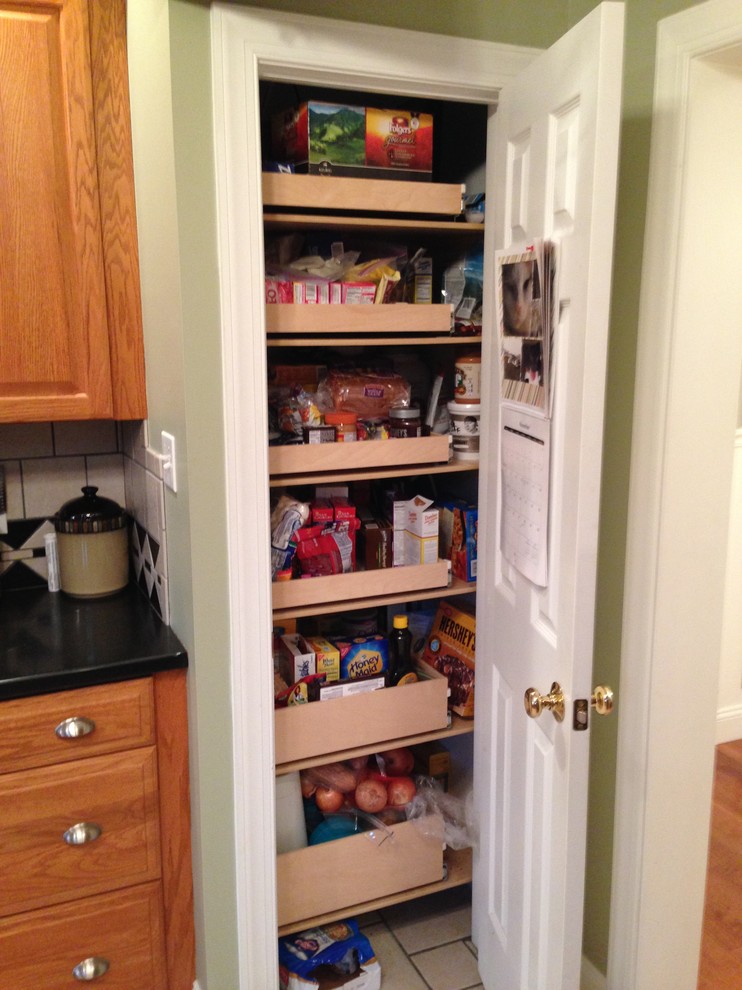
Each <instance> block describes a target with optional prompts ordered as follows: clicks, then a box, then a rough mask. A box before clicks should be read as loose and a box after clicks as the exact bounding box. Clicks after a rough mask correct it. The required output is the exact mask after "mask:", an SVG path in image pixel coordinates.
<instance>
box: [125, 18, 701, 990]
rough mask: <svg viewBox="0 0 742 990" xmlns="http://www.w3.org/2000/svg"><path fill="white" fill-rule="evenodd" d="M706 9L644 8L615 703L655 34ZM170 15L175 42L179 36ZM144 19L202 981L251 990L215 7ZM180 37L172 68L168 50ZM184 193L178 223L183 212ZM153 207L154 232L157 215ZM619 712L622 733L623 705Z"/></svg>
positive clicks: (154, 357)
mask: <svg viewBox="0 0 742 990" xmlns="http://www.w3.org/2000/svg"><path fill="white" fill-rule="evenodd" d="M245 2H247V3H249V5H251V6H255V7H269V8H272V9H277V10H286V11H292V12H299V13H303V14H318V15H322V16H326V17H341V18H344V19H347V20H353V21H368V20H370V19H372V18H373V20H374V22H375V23H378V24H383V25H388V26H395V27H403V28H408V29H419V30H427V31H433V32H438V33H447V34H454V35H460V36H463V37H472V38H478V39H483V40H492V41H498V42H507V43H513V44H524V45H535V46H539V47H546V46H548V45H549V44H551V43H552V42H553V41H554V40H556V38H557V37H558V36H559V35H560V34H562V33H563V32H564V31H565V30H566V29H567V28H568V27H569V26H571V25H572V24H574V23H576V21H578V20H579V19H580V18H581V17H582V16H583V15H584V14H586V13H587V12H588V11H589V10H590V9H592V7H593V6H595V4H594V3H593V2H591V0H543V2H542V3H540V4H539V5H538V14H537V16H535V15H534V5H533V4H531V3H526V2H520V3H517V2H513V0H407V2H406V3H399V2H398V0H377V2H376V3H375V4H374V5H373V7H370V6H369V4H368V3H367V0H363V2H361V0H267V2H265V0H245ZM691 5H692V4H690V3H689V2H687V0H628V3H627V22H626V59H625V79H624V96H623V110H622V135H621V139H622V147H621V158H620V173H619V195H618V216H617V228H616V256H615V271H614V290H613V303H612V318H611V339H610V350H609V366H608V385H607V405H606V425H605V455H604V456H605V459H604V480H603V495H602V523H601V529H600V557H599V573H598V609H597V622H596V651H595V654H596V655H595V668H596V683H598V682H601V681H604V682H607V683H610V684H611V685H612V686H613V687H614V688H617V687H618V686H619V677H618V675H619V659H620V646H621V622H622V615H621V610H622V591H623V566H624V548H625V529H626V505H627V492H628V471H629V456H630V441H631V415H632V400H633V382H634V359H635V349H636V326H637V314H638V306H639V288H640V275H641V254H642V242H643V227H644V212H645V198H646V184H647V169H648V156H649V138H650V126H651V106H652V86H653V73H654V47H655V27H656V23H657V20H658V19H659V18H660V17H664V16H666V15H668V14H671V13H674V12H677V11H678V10H681V9H684V8H686V7H688V6H691ZM145 9H146V10H147V13H146V14H145V13H144V11H145ZM168 11H169V25H168V24H163V23H162V19H163V17H165V19H167V12H168ZM129 17H130V20H132V19H134V20H136V19H139V20H140V21H141V22H142V25H141V27H142V29H141V30H139V31H138V32H137V33H136V37H135V38H133V39H132V44H133V45H136V46H137V47H138V48H141V49H142V51H141V52H138V53H137V54H141V55H142V58H141V59H140V60H139V61H136V60H135V62H134V66H135V67H134V69H133V71H134V72H135V73H136V74H137V79H135V80H133V83H135V85H136V88H138V89H143V90H144V94H145V95H144V96H140V106H139V108H138V109H137V108H136V107H135V108H134V110H135V113H134V116H135V118H136V117H137V116H140V117H142V118H146V117H148V115H149V112H150V108H147V109H145V104H146V100H147V95H146V94H147V93H148V94H149V98H152V99H153V100H155V101H159V103H158V104H157V105H158V106H159V108H160V119H161V122H164V123H166V124H167V126H166V127H164V130H160V131H159V132H158V130H157V124H156V122H155V123H153V124H152V125H151V126H150V127H149V128H145V127H143V126H142V137H141V140H140V146H139V155H140V159H141V160H142V161H143V162H144V163H145V167H144V168H143V169H141V170H140V174H139V175H138V176H137V194H138V203H139V210H140V237H141V236H142V224H144V227H145V233H146V237H145V244H144V245H143V247H144V250H143V252H142V279H143V285H145V284H148V285H149V286H150V293H151V295H150V298H151V300H152V303H151V306H150V316H149V318H146V319H145V332H146V336H147V362H148V383H149V393H150V403H151V425H153V427H155V428H156V430H157V431H158V434H157V435H159V429H160V428H166V429H170V428H171V424H175V425H174V426H173V427H172V428H173V429H175V430H176V431H177V432H176V439H180V437H181V436H182V438H183V440H184V442H185V450H186V454H187V488H186V489H185V490H184V491H183V492H182V494H181V493H179V495H178V496H177V497H175V498H174V499H172V502H173V503H175V504H174V505H172V506H171V504H170V503H169V504H168V542H169V547H171V548H172V549H171V554H174V559H175V560H176V561H177V563H178V574H177V575H176V576H174V579H173V583H174V589H175V597H176V601H175V603H174V609H173V624H174V626H175V628H176V630H177V631H178V632H179V634H180V635H181V637H182V638H184V640H185V641H186V645H187V646H188V648H189V650H190V651H191V660H192V670H191V698H190V701H191V713H190V723H191V735H192V753H193V777H194V800H193V804H194V815H195V821H194V825H195V830H196V833H197V835H196V840H195V846H196V849H195V869H196V887H197V890H196V893H197V927H198V976H199V982H200V984H201V990H233V988H235V987H236V986H237V976H236V974H237V949H236V946H237V937H236V930H235V929H236V924H235V906H234V902H235V891H234V868H233V867H234V863H233V856H232V853H231V849H232V846H233V838H234V836H233V832H232V828H233V826H232V814H233V804H232V792H231V774H232V762H231V746H232V739H231V731H230V724H229V713H230V673H229V643H228V624H227V616H226V608H225V607H224V602H225V601H226V539H227V536H226V533H225V530H224V519H225V512H224V484H223V478H224V463H223V450H222V443H221V438H222V426H221V371H220V353H219V318H218V293H217V289H218V286H217V274H216V247H215V236H216V235H215V229H216V221H215V202H214V179H213V160H212V149H211V124H212V120H211V103H210V100H211V93H210V75H209V73H210V66H209V59H210V54H209V10H208V0H130V2H129ZM145 23H146V28H145ZM154 29H157V30H156V31H155V30H154ZM168 32H169V43H170V50H171V56H170V55H168V53H167V52H165V51H164V50H163V47H162V45H163V44H164V42H163V38H166V37H167V35H168ZM153 35H154V36H153ZM148 60H149V61H148ZM168 67H169V68H170V70H171V76H172V122H167V121H165V116H166V110H165V109H164V107H163V101H164V102H165V103H166V102H167V98H168V97H169V93H168V94H165V95H163V93H162V92H161V87H160V86H159V85H158V79H159V78H160V76H161V73H162V71H163V69H167V68H168ZM165 88H167V87H165ZM156 119H157V115H155V120H156ZM136 123H137V121H136V119H135V125H136ZM171 128H172V134H170V129H171ZM135 137H136V135H135ZM168 142H169V143H168ZM168 148H169V152H168ZM163 149H164V158H165V167H164V168H163V166H162V158H163ZM136 153H137V149H136V147H135V154H136ZM168 154H169V157H168ZM149 169H151V170H152V172H151V173H150V172H149V171H148V170H149ZM173 176H174V184H173V183H172V178H173ZM140 178H141V183H142V185H140ZM158 190H159V194H160V196H161V198H158ZM176 191H177V215H176V216H174V215H173V208H172V197H173V195H174V193H175V192H176ZM142 196H145V199H144V204H145V208H146V211H147V213H146V217H143V216H142V215H141V214H142V208H143V207H142V204H143V200H142V198H141V197H142ZM178 257H179V258H180V269H179V272H177V271H176V277H179V283H178V285H177V286H176V287H173V268H172V265H173V263H176V262H177V259H178ZM176 269H177V264H176ZM163 275H164V276H165V284H164V286H163V285H162V284H161V283H162V277H163ZM160 317H161V319H160ZM181 477H183V475H182V476H181ZM171 511H172V519H173V528H172V530H171V529H170V519H171ZM171 559H173V558H171ZM618 713H619V717H620V698H619V703H618ZM616 734H617V719H616V718H613V719H606V720H604V721H602V720H601V721H598V720H595V722H594V726H593V733H592V754H593V757H592V769H591V789H590V809H589V830H590V837H589V844H588V863H587V866H588V869H587V880H586V912H585V917H586V920H585V931H584V946H583V947H584V951H585V954H586V955H587V957H588V958H589V959H590V960H591V962H592V963H593V964H594V965H595V966H596V967H597V968H598V969H599V970H601V971H605V969H606V961H607V941H608V922H609V906H610V875H611V856H612V832H613V791H614V782H615V753H616ZM214 835H217V836H218V840H217V841H215V840H214V839H213V838H212V836H214Z"/></svg>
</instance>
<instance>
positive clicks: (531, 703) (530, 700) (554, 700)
mask: <svg viewBox="0 0 742 990" xmlns="http://www.w3.org/2000/svg"><path fill="white" fill-rule="evenodd" d="M523 705H524V707H525V709H526V715H528V717H529V718H538V717H539V715H540V714H541V712H542V711H543V710H544V708H548V709H549V711H550V712H551V714H552V715H553V716H554V718H555V719H556V720H557V722H562V721H563V720H564V694H563V693H562V689H561V686H560V685H559V684H558V683H557V682H556V681H554V683H553V684H552V685H551V691H550V692H549V693H548V694H539V692H538V691H537V690H536V688H528V690H527V691H526V693H525V695H524V697H523Z"/></svg>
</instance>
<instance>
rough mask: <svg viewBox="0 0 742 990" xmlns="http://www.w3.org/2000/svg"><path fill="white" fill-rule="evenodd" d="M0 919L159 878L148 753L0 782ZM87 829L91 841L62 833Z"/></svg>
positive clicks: (152, 764) (152, 759) (152, 758)
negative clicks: (94, 833)
mask: <svg viewBox="0 0 742 990" xmlns="http://www.w3.org/2000/svg"><path fill="white" fill-rule="evenodd" d="M0 808H2V809H3V813H2V816H0V876H1V877H2V890H3V897H2V898H0V916H5V915H9V914H12V913H15V912H17V911H28V910H32V909H34V908H37V907H48V906H50V905H52V904H58V903H60V902H61V901H65V900H69V899H71V898H79V897H85V896H87V895H89V894H97V893H103V892H104V891H108V890H114V889H116V888H119V887H123V886H128V885H130V884H134V883H141V882H143V881H145V880H152V879H155V878H156V877H159V875H160V852H159V849H160V845H159V818H158V811H157V770H156V754H155V749H154V747H147V748H145V749H136V750H133V751H131V752H129V753H116V754H112V755H110V756H96V757H91V758H90V759H87V760H80V761H78V762H77V763H68V764H66V765H64V766H60V767H42V768H39V769H36V770H25V771H22V772H20V773H8V774H4V775H3V776H2V777H0ZM83 822H84V823H91V824H93V825H95V826H97V827H98V828H100V830H101V831H100V835H99V836H98V837H97V838H93V839H91V840H88V841H85V842H84V843H82V844H80V845H70V844H68V843H67V842H66V841H65V839H64V833H65V831H66V830H67V829H69V828H70V827H71V826H74V825H78V824H80V823H83Z"/></svg>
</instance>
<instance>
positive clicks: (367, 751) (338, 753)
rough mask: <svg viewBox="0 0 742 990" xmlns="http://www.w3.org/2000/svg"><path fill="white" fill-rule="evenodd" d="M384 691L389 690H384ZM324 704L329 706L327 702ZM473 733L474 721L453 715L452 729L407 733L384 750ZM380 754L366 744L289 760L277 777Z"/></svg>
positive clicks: (387, 743)
mask: <svg viewBox="0 0 742 990" xmlns="http://www.w3.org/2000/svg"><path fill="white" fill-rule="evenodd" d="M384 690H389V689H388V688H384ZM323 703H324V704H327V702H323ZM316 704H319V702H316ZM472 732H474V719H471V718H459V716H458V715H452V721H451V726H450V728H447V729H433V730H431V731H430V732H415V733H413V734H412V735H410V734H409V733H407V734H405V735H404V736H398V737H397V738H396V739H387V740H385V742H384V743H383V749H384V750H387V749H398V748H399V747H400V746H419V745H420V744H421V743H426V742H433V740H439V741H441V742H445V741H446V739H451V738H453V737H454V736H465V735H469V734H470V733H472ZM378 752H380V744H379V743H373V744H371V745H369V744H368V743H366V744H364V745H363V746H351V747H347V748H345V749H338V750H335V751H333V752H331V753H323V754H322V755H321V756H312V757H306V756H305V757H302V758H301V759H297V760H288V761H286V762H284V763H279V764H277V765H276V776H277V777H280V776H281V774H285V773H293V772H294V771H295V770H306V769H307V767H317V766H322V764H324V763H335V762H337V761H341V760H352V759H353V757H355V756H367V755H368V756H370V755H371V754H372V753H378Z"/></svg>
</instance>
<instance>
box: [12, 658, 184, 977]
mask: <svg viewBox="0 0 742 990" xmlns="http://www.w3.org/2000/svg"><path fill="white" fill-rule="evenodd" d="M186 718H187V713H186V697H185V671H183V670H173V671H166V672H163V673H159V674H155V675H154V676H153V677H148V678H142V679H140V680H135V681H128V682H122V683H120V684H104V685H100V686H97V687H87V688H81V689H79V690H77V691H75V690H71V691H62V692H59V693H55V694H51V695H43V696H39V697H31V698H24V699H18V700H13V701H6V702H3V703H2V704H0V730H2V732H1V735H2V738H3V743H2V745H0V757H1V762H0V767H2V772H0V804H1V805H2V807H3V808H4V809H5V813H4V815H3V821H2V823H0V874H2V876H3V877H4V894H5V896H4V897H3V899H2V904H0V959H2V960H3V965H2V969H3V981H4V982H3V985H4V986H5V985H7V986H8V987H13V990H25V988H28V990H32V988H33V990H38V988H40V987H43V988H44V990H57V988H59V990H61V988H63V987H65V988H66V987H71V986H75V985H76V984H77V982H78V981H80V982H96V981H97V980H99V979H100V981H101V984H102V985H104V986H106V987H112V988H113V987H115V988H120V990H131V988H134V987H143V988H144V987H146V988H147V990H191V987H192V985H193V979H194V975H195V964H194V935H193V894H192V875H191V850H190V813H189V793H188V759H187V730H186V725H187V721H186ZM76 968H77V969H76Z"/></svg>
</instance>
